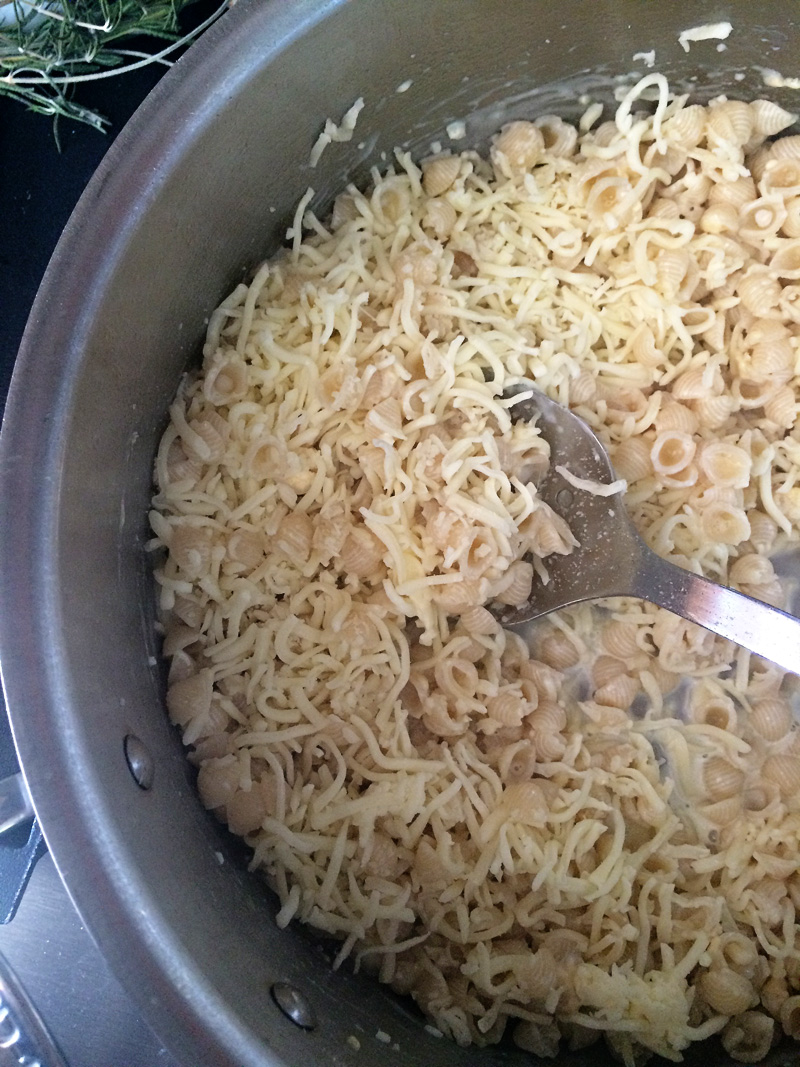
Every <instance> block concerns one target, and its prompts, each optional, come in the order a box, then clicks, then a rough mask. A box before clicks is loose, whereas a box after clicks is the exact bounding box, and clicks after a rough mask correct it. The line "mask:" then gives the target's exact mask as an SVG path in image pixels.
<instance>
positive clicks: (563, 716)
mask: <svg viewBox="0 0 800 1067" xmlns="http://www.w3.org/2000/svg"><path fill="white" fill-rule="evenodd" d="M529 722H530V724H531V729H533V730H535V731H536V732H537V733H541V734H559V733H561V731H562V730H563V729H564V727H565V726H566V724H567V713H566V711H565V710H564V708H563V706H562V705H561V704H558V703H557V702H556V701H555V700H547V699H541V700H540V701H539V705H538V707H537V708H536V710H535V711H533V712H532V713H531V715H530V718H529Z"/></svg>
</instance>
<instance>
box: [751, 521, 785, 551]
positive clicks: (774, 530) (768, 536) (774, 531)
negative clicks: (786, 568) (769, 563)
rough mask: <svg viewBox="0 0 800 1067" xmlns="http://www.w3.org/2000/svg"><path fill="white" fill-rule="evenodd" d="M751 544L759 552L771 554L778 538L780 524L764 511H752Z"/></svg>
mask: <svg viewBox="0 0 800 1067" xmlns="http://www.w3.org/2000/svg"><path fill="white" fill-rule="evenodd" d="M748 518H749V519H750V544H751V545H752V546H753V548H754V549H755V550H756V551H757V552H763V553H769V552H770V550H771V549H772V546H773V545H774V544H775V538H776V537H777V536H778V524H777V523H776V522H775V520H774V519H773V518H772V516H771V515H767V514H765V512H763V511H750V512H749V513H748Z"/></svg>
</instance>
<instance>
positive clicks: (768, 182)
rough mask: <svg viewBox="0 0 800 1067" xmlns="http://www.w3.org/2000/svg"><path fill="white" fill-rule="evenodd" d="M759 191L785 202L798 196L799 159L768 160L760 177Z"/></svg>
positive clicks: (799, 187) (799, 179)
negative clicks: (771, 194)
mask: <svg viewBox="0 0 800 1067" xmlns="http://www.w3.org/2000/svg"><path fill="white" fill-rule="evenodd" d="M760 186H761V191H762V193H764V194H769V193H774V194H775V195H776V196H779V197H781V199H783V200H785V199H786V198H787V197H791V196H797V195H799V194H800V158H798V159H769V160H767V164H766V166H765V167H764V173H763V174H762V176H761V182H760Z"/></svg>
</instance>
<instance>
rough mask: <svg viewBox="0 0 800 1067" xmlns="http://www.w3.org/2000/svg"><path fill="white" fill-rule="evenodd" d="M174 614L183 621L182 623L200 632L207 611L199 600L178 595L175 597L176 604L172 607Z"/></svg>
mask: <svg viewBox="0 0 800 1067" xmlns="http://www.w3.org/2000/svg"><path fill="white" fill-rule="evenodd" d="M172 612H173V614H174V615H176V616H177V617H178V618H179V619H180V620H181V622H183V623H185V624H186V625H187V626H189V627H191V628H192V629H194V630H199V629H200V626H201V624H202V622H203V617H204V615H205V613H206V609H205V607H204V606H203V604H201V603H198V601H197V600H194V599H192V598H191V597H186V596H180V595H178V596H176V597H175V603H174V604H173V605H172Z"/></svg>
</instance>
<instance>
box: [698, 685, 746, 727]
mask: <svg viewBox="0 0 800 1067" xmlns="http://www.w3.org/2000/svg"><path fill="white" fill-rule="evenodd" d="M694 693H695V694H697V698H696V699H695V697H694V695H693V699H692V721H693V722H699V723H705V724H706V725H707V726H714V727H716V729H718V730H728V731H734V732H735V730H736V726H737V718H736V707H735V705H734V703H733V701H732V700H731V698H730V697H729V696H725V694H724V693H721V692H719V691H718V690H716V689H715V688H712V689H711V690H710V691H709V687H707V686H706V687H705V688H703V687H700V688H699V690H698V689H697V688H696V689H695V690H694Z"/></svg>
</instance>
